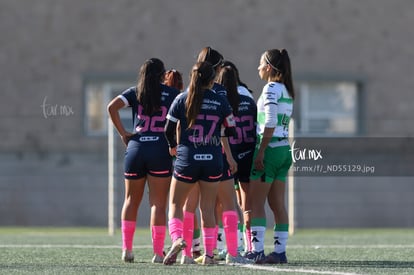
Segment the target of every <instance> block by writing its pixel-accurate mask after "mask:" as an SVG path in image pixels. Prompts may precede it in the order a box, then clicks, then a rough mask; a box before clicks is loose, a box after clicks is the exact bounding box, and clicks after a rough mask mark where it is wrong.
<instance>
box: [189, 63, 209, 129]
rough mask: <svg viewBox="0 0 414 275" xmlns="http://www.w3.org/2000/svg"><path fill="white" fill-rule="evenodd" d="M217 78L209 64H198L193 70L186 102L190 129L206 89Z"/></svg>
mask: <svg viewBox="0 0 414 275" xmlns="http://www.w3.org/2000/svg"><path fill="white" fill-rule="evenodd" d="M214 78H215V71H214V69H213V67H212V66H211V64H210V63H209V62H197V63H196V64H195V65H194V66H193V68H192V69H191V74H190V84H189V86H188V95H187V99H186V101H185V107H186V110H187V111H186V117H187V122H188V128H191V127H192V126H194V124H195V122H196V119H197V115H198V114H199V112H200V109H201V105H202V103H203V98H204V94H203V92H204V89H205V88H206V87H207V86H208V85H209V83H210V82H211V81H212V80H213V79H214Z"/></svg>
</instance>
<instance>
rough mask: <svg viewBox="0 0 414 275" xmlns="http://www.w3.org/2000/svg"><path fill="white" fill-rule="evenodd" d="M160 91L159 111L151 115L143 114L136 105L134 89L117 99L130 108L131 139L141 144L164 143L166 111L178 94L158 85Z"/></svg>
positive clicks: (171, 89)
mask: <svg viewBox="0 0 414 275" xmlns="http://www.w3.org/2000/svg"><path fill="white" fill-rule="evenodd" d="M160 85H161V87H162V90H161V106H160V110H159V111H157V112H154V113H153V114H151V115H144V114H143V106H142V105H141V104H139V103H138V100H137V95H136V87H131V88H129V89H127V90H125V91H124V92H123V93H122V95H120V96H119V97H120V98H121V99H122V100H123V101H124V102H125V104H126V105H128V106H129V107H132V111H133V119H134V121H133V123H134V133H135V135H134V136H133V138H132V139H134V140H136V141H141V142H151V141H161V142H164V143H166V140H165V138H164V126H165V122H166V117H167V113H168V109H169V108H170V106H171V104H172V102H173V101H174V98H175V97H176V96H177V95H178V94H179V93H180V92H179V91H178V90H176V89H174V88H172V87H169V86H166V85H164V84H160Z"/></svg>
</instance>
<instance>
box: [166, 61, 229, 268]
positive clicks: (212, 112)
mask: <svg viewBox="0 0 414 275" xmlns="http://www.w3.org/2000/svg"><path fill="white" fill-rule="evenodd" d="M214 79H215V71H214V69H213V67H212V66H211V64H210V63H208V62H198V63H196V64H195V65H194V66H193V68H192V70H191V77H190V85H189V88H188V91H186V92H184V93H182V94H180V95H179V96H177V98H176V99H175V100H174V103H173V105H172V106H171V108H170V110H169V112H168V116H167V119H168V120H167V123H166V125H165V136H166V138H167V141H168V145H169V147H170V154H171V155H175V156H176V162H175V166H174V174H173V175H174V176H173V179H172V182H171V189H170V203H169V215H168V216H169V221H168V225H169V231H170V236H171V240H172V242H173V244H172V247H171V249H170V251H169V252H168V253H167V255H166V256H165V258H164V264H166V265H169V264H172V263H174V259H175V257H176V256H177V254H178V253H179V252H180V251H181V250H182V249H184V248H185V247H186V242H185V241H184V239H183V206H184V202H185V200H186V198H187V196H188V194H189V192H190V191H191V189H192V187H193V186H194V184H195V183H196V182H197V181H198V183H199V188H200V212H201V225H202V232H203V244H204V249H205V255H204V258H203V261H202V263H203V264H212V263H214V259H213V249H214V241H215V217H214V204H212V203H211V202H212V201H215V199H216V196H217V189H218V182H219V180H220V178H221V176H222V173H223V158H222V153H221V150H222V147H221V143H222V144H223V146H224V147H226V150H228V151H230V147H229V145H228V143H227V144H226V143H225V140H227V139H222V138H221V132H222V128H223V129H225V130H224V133H225V134H226V135H231V134H233V133H234V126H235V124H234V120H233V114H232V110H231V107H230V106H229V105H228V102H227V101H225V100H224V98H223V97H222V96H219V95H217V94H216V93H215V92H214V91H212V90H211V87H212V86H213V84H214ZM178 121H179V122H180V125H181V131H180V138H179V142H180V143H179V145H178V146H177V143H176V139H175V137H174V135H175V132H176V125H177V122H178ZM230 163H231V165H232V166H231V167H230V168H231V170H232V172H236V169H237V167H236V165H235V161H234V160H232V161H230Z"/></svg>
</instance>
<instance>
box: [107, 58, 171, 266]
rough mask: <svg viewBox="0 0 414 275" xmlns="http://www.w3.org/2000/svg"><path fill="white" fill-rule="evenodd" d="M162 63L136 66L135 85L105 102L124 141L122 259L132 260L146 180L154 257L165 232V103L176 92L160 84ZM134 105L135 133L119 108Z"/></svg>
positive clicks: (159, 259)
mask: <svg viewBox="0 0 414 275" xmlns="http://www.w3.org/2000/svg"><path fill="white" fill-rule="evenodd" d="M164 73H165V69H164V64H163V62H162V61H161V60H159V59H157V58H151V59H149V60H147V61H146V62H145V63H144V64H143V65H142V66H141V69H140V72H139V80H138V85H137V86H136V87H131V88H129V89H127V90H126V91H124V92H123V93H122V94H121V95H119V96H117V97H116V98H114V99H113V100H112V101H111V102H110V103H109V105H108V113H109V116H110V118H111V120H112V123H113V124H114V126H115V128H116V129H117V131H118V133H119V135H120V136H121V139H122V141H123V142H124V143H125V145H126V146H127V149H126V152H125V160H124V169H125V170H124V176H125V200H124V204H123V207H122V213H121V229H122V250H123V251H122V260H124V261H125V262H133V261H134V254H133V251H132V244H133V239H134V233H135V225H136V219H137V213H138V208H139V205H140V204H141V200H142V196H143V193H144V188H145V182H146V181H148V188H149V202H150V206H151V221H150V225H151V231H152V243H153V250H154V258H153V260H152V261H153V262H155V263H162V261H163V258H164V257H163V248H164V240H165V232H166V224H165V223H166V206H167V196H168V191H169V188H170V182H171V174H172V159H171V156H170V154H169V150H168V144H167V142H166V140H165V138H164V126H165V122H166V116H167V111H168V108H169V107H170V105H171V103H172V102H173V100H174V98H175V97H176V96H177V94H178V93H179V91H178V90H176V89H173V88H170V87H168V86H165V85H163V84H161V83H162V82H163V80H164ZM127 106H129V107H132V112H133V118H134V126H135V129H134V130H135V131H134V133H130V132H128V131H126V130H125V128H124V126H123V125H122V122H121V119H120V116H119V110H120V109H121V108H123V107H127Z"/></svg>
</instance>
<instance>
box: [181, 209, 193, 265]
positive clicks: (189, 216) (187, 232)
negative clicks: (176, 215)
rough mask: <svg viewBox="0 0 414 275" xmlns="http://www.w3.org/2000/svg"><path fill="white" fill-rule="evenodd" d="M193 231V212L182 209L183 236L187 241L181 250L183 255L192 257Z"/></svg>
mask: <svg viewBox="0 0 414 275" xmlns="http://www.w3.org/2000/svg"><path fill="white" fill-rule="evenodd" d="M193 232H194V213H191V212H187V211H184V222H183V237H184V240H185V242H186V243H187V246H186V248H184V250H183V255H184V256H188V257H192V254H191V247H192V246H193Z"/></svg>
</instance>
